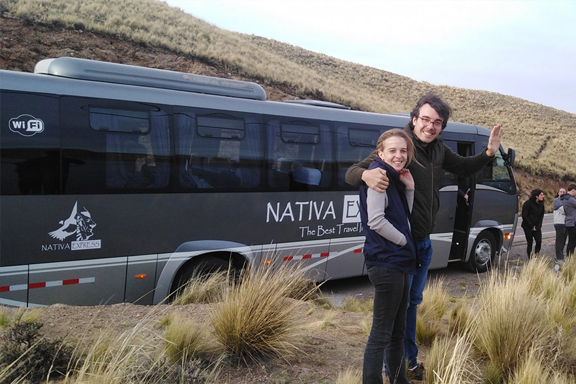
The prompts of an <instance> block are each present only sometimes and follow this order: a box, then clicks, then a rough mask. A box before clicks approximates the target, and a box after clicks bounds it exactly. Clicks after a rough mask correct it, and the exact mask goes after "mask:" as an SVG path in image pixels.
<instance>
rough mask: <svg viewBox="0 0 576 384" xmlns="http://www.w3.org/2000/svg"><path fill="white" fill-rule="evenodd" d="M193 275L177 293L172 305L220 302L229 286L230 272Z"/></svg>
mask: <svg viewBox="0 0 576 384" xmlns="http://www.w3.org/2000/svg"><path fill="white" fill-rule="evenodd" d="M199 273H201V272H198V273H196V274H193V275H192V277H191V278H190V280H189V281H188V283H186V285H185V286H184V288H183V289H182V290H180V291H179V292H177V295H176V297H175V298H174V301H173V302H172V304H174V305H186V304H200V303H204V304H208V303H216V302H219V301H222V298H223V297H224V296H225V295H226V294H227V291H228V288H229V286H230V279H231V278H232V276H231V270H228V272H225V271H222V272H215V273H211V274H209V275H206V276H203V275H200V274H199Z"/></svg>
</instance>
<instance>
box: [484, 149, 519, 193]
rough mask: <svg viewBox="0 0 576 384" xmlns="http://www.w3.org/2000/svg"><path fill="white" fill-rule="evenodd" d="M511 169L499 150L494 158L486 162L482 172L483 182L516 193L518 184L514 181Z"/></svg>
mask: <svg viewBox="0 0 576 384" xmlns="http://www.w3.org/2000/svg"><path fill="white" fill-rule="evenodd" d="M510 172H511V171H510V169H509V168H508V166H507V165H506V162H505V161H504V159H503V158H502V154H501V153H500V152H497V153H496V155H495V156H494V158H493V159H492V160H491V161H490V162H489V163H488V164H486V167H484V170H483V171H482V173H481V178H482V179H481V181H480V182H481V184H483V185H487V186H490V187H493V188H497V189H500V190H502V191H504V192H506V193H510V194H513V193H516V185H515V184H514V182H513V181H512V180H513V179H512V176H511V175H510Z"/></svg>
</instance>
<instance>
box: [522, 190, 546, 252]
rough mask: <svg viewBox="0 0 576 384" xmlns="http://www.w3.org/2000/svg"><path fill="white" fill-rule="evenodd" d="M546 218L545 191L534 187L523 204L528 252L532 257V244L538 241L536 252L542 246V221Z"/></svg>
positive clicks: (523, 226)
mask: <svg viewBox="0 0 576 384" xmlns="http://www.w3.org/2000/svg"><path fill="white" fill-rule="evenodd" d="M543 220H544V192H542V190H541V189H534V190H532V192H531V193H530V198H529V199H528V200H526V201H525V202H524V204H523V205H522V229H523V230H524V234H525V236H526V254H527V255H528V259H530V258H531V257H532V244H533V242H534V241H536V246H535V247H534V253H535V254H539V253H540V249H541V248H542V221H543Z"/></svg>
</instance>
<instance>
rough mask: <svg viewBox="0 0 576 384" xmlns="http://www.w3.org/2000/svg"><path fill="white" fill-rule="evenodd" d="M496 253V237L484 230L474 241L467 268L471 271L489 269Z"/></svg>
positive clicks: (482, 271) (479, 271)
mask: <svg viewBox="0 0 576 384" xmlns="http://www.w3.org/2000/svg"><path fill="white" fill-rule="evenodd" d="M495 255H496V239H494V235H492V234H491V233H490V232H487V231H486V232H482V233H481V234H480V235H479V236H478V237H477V238H476V241H475V242H474V246H473V247H472V251H471V252H470V258H469V259H468V262H467V263H466V268H467V269H468V270H470V271H471V272H478V273H484V272H486V271H488V269H489V268H490V266H491V265H492V262H493V261H494V256H495Z"/></svg>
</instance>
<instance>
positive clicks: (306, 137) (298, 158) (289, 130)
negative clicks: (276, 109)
mask: <svg viewBox="0 0 576 384" xmlns="http://www.w3.org/2000/svg"><path fill="white" fill-rule="evenodd" d="M266 131H267V132H268V153H269V156H270V158H269V160H268V161H269V164H270V167H269V181H270V186H271V187H272V188H274V189H281V190H292V191H300V190H316V189H324V188H328V187H330V186H331V183H332V177H331V175H332V167H333V164H332V151H331V148H332V145H331V143H332V140H331V138H332V133H331V127H330V126H329V125H328V124H325V123H320V124H317V125H315V124H313V123H311V122H309V121H302V120H298V121H285V122H284V121H276V120H274V121H269V122H268V128H267V130H266Z"/></svg>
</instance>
